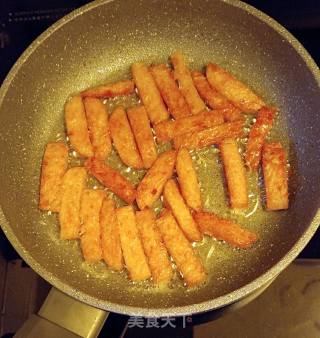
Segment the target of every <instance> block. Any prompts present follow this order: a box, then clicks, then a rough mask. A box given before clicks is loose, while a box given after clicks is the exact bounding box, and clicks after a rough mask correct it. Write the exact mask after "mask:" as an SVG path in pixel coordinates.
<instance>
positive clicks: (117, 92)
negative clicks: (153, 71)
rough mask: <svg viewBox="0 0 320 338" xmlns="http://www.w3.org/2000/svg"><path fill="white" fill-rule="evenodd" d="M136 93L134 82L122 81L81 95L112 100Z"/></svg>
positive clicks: (89, 90)
mask: <svg viewBox="0 0 320 338" xmlns="http://www.w3.org/2000/svg"><path fill="white" fill-rule="evenodd" d="M133 92H134V83H133V81H132V80H122V81H118V82H114V83H110V84H106V85H101V86H97V87H94V88H90V89H88V90H85V91H83V92H82V93H81V96H82V97H96V98H100V99H101V98H112V97H116V96H122V95H129V94H132V93H133Z"/></svg>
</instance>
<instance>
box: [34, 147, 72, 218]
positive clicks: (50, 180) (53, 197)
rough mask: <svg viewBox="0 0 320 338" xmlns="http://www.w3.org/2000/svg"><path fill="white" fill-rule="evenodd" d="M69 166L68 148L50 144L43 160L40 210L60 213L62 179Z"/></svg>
mask: <svg viewBox="0 0 320 338" xmlns="http://www.w3.org/2000/svg"><path fill="white" fill-rule="evenodd" d="M67 166H68V148H67V146H66V145H65V144H63V143H61V142H54V143H48V144H47V145H46V149H45V152H44V155H43V159H42V165H41V179H40V194H39V195H40V196H39V208H40V209H42V210H50V211H54V212H58V211H59V210H60V204H61V185H62V178H63V175H64V174H65V172H66V170H67Z"/></svg>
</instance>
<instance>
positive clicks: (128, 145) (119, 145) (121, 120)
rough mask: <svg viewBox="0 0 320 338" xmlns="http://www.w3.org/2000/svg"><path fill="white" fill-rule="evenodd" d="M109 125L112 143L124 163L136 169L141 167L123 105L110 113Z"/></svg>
mask: <svg viewBox="0 0 320 338" xmlns="http://www.w3.org/2000/svg"><path fill="white" fill-rule="evenodd" d="M109 127H110V133H111V137H112V140H113V144H114V146H115V148H116V149H117V151H118V153H119V156H120V158H121V160H122V161H123V162H124V164H126V165H127V166H129V167H133V168H136V169H141V168H143V163H142V159H141V157H140V154H139V151H138V148H137V145H136V142H135V140H134V136H133V133H132V130H131V127H130V124H129V121H128V117H127V114H126V112H125V110H124V108H123V107H121V106H119V107H117V108H116V109H115V110H114V112H113V113H112V114H111V116H110V119H109Z"/></svg>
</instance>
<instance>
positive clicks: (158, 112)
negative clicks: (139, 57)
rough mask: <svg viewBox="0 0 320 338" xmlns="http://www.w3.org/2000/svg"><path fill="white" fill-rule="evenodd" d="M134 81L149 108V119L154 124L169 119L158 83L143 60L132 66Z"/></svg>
mask: <svg viewBox="0 0 320 338" xmlns="http://www.w3.org/2000/svg"><path fill="white" fill-rule="evenodd" d="M131 71H132V76H133V79H134V83H135V85H136V87H137V88H138V92H139V96H140V98H141V100H142V102H143V104H144V106H145V107H146V109H147V113H148V115H149V119H150V121H151V123H152V124H153V125H155V124H157V123H159V122H161V121H164V120H167V119H168V118H169V113H168V111H167V108H166V106H165V105H164V103H163V101H162V98H161V95H160V93H159V90H158V88H157V85H156V83H155V81H154V79H153V77H152V75H151V73H150V72H149V70H148V67H147V66H146V65H145V64H143V63H142V62H136V63H134V64H133V65H132V66H131Z"/></svg>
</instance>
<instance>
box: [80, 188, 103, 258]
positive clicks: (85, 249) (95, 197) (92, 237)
mask: <svg viewBox="0 0 320 338" xmlns="http://www.w3.org/2000/svg"><path fill="white" fill-rule="evenodd" d="M105 197H106V194H105V192H104V191H103V190H93V189H85V190H84V191H83V193H82V197H81V206H80V219H81V223H82V225H81V235H80V246H81V250H82V254H83V257H84V259H85V260H86V261H87V262H98V261H100V260H101V258H102V249H101V240H100V222H99V215H100V209H101V206H102V202H103V200H104V198H105Z"/></svg>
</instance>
